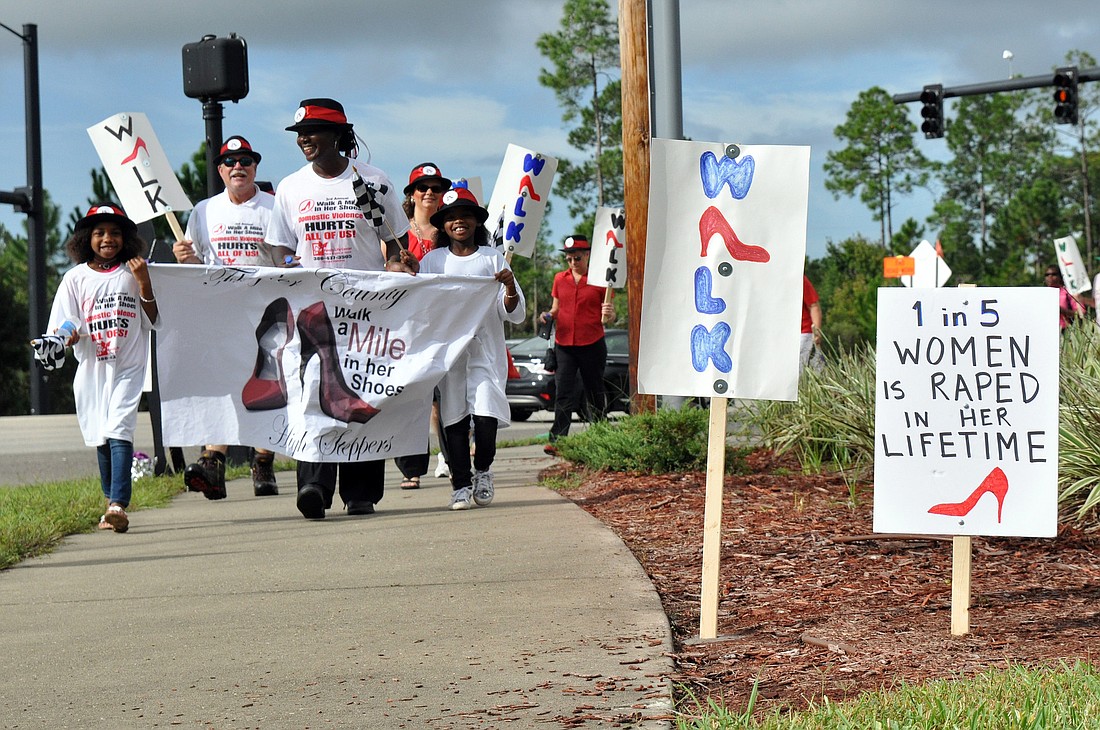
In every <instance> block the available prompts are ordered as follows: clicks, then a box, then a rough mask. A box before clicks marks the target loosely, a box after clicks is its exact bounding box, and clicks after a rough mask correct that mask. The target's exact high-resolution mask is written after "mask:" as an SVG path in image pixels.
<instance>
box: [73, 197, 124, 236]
mask: <svg viewBox="0 0 1100 730" xmlns="http://www.w3.org/2000/svg"><path fill="white" fill-rule="evenodd" d="M102 221H112V222H114V223H117V224H118V225H119V227H120V228H122V229H123V230H126V231H129V232H130V233H134V232H135V231H137V224H136V223H134V222H133V221H132V220H130V219H129V218H127V217H126V213H125V211H123V210H122V208H120V207H118V206H117V205H115V204H114V203H96V204H95V205H93V206H92V207H91V208H88V212H87V213H85V214H84V217H83V218H81V219H80V220H78V221H77V222H76V225H75V226H73V230H77V231H82V230H84V229H85V228H92V227H94V226H95V224H96V223H100V222H102Z"/></svg>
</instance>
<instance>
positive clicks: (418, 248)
mask: <svg viewBox="0 0 1100 730" xmlns="http://www.w3.org/2000/svg"><path fill="white" fill-rule="evenodd" d="M450 187H451V181H450V180H449V179H448V178H446V177H443V173H442V172H440V171H439V166H438V165H436V164H435V163H434V162H421V163H420V164H419V165H417V166H416V167H414V168H413V169H412V172H410V173H409V184H408V185H406V186H405V202H404V203H402V205H401V207H402V209H403V210H404V211H405V215H406V216H407V217H408V219H409V253H411V254H412V255H413V256H415V257H416V258H417V260H420V259H423V258H424V255H425V254H426V253H428V252H429V251H431V250H432V247H433V246H435V237H436V234H437V233H438V230H437V229H436V227H435V226H434V225H432V220H431V218H432V215H433V214H434V213H435V212H436V210H438V209H439V201H440V199H441V198H442V197H443V193H445V192H446V191H447V190H448V189H450ZM431 419H432V420H431V429H432V430H433V431H435V432H436V437H437V438H438V439H439V458H438V462H437V463H436V467H435V475H436V476H437V477H449V476H451V470H450V468H449V467H448V466H447V457H446V453H447V444H446V439H444V438H443V431H442V429H441V428H440V427H439V400H438V398H437V399H434V400H433V401H432V415H431ZM430 461H431V454H430V453H429V452H425V453H423V454H414V455H413V456H399V457H397V458H396V459H394V460H393V462H394V463H395V464H396V465H397V468H398V469H400V470H401V476H402V477H404V478H403V479H402V480H401V488H402V489H419V488H420V477H422V476H424V475H425V474H427V473H428V464H429V462H430Z"/></svg>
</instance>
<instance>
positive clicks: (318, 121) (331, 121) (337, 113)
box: [286, 99, 352, 132]
mask: <svg viewBox="0 0 1100 730" xmlns="http://www.w3.org/2000/svg"><path fill="white" fill-rule="evenodd" d="M351 127H352V125H350V124H348V117H347V115H346V114H344V106H343V105H342V104H341V103H340V102H338V101H336V100H335V99H302V101H301V103H300V104H298V111H296V112H294V124H291V125H290V126H289V127H287V128H286V131H288V132H300V131H301V130H303V129H325V128H328V129H330V130H332V131H335V132H344V131H347V130H350V129H351Z"/></svg>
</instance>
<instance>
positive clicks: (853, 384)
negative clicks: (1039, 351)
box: [740, 322, 1100, 524]
mask: <svg viewBox="0 0 1100 730" xmlns="http://www.w3.org/2000/svg"><path fill="white" fill-rule="evenodd" d="M1098 355H1100V328H1097V327H1096V326H1094V325H1093V324H1092V323H1091V322H1085V323H1079V324H1076V325H1074V326H1072V327H1070V328H1069V329H1068V330H1067V332H1066V334H1065V336H1063V337H1062V349H1061V362H1060V375H1059V390H1060V404H1059V413H1058V420H1059V457H1058V505H1059V511H1060V514H1061V518H1062V520H1063V521H1064V522H1076V523H1078V524H1084V523H1088V522H1093V523H1094V522H1096V521H1097V517H1098V516H1100V509H1098V508H1100V357H1098ZM874 387H875V351H874V348H873V347H870V346H866V347H863V348H860V349H857V350H855V351H853V352H850V353H841V354H839V355H836V356H834V357H833V358H831V360H830V361H828V362H827V363H826V365H825V367H824V369H823V370H822V371H821V372H820V373H817V372H813V371H807V372H806V373H805V374H804V375H803V378H802V381H801V383H800V385H799V393H798V400H797V401H796V402H794V403H782V402H778V401H758V402H755V403H753V404H751V405H749V406H747V407H745V408H743V409H742V411H741V413H740V419H741V421H742V423H743V424H744V425H745V426H746V428H747V429H748V430H750V431H751V432H752V433H753V435H754V438H755V439H757V440H758V442H759V443H761V444H762V445H764V446H767V447H769V448H773V449H775V450H776V451H777V452H780V453H783V452H788V451H791V452H793V453H794V454H795V455H796V456H797V457H798V458H799V460H800V461H801V463H802V467H803V469H804V470H807V471H819V470H821V469H823V468H830V467H836V468H839V469H841V470H843V471H845V472H846V473H847V475H848V476H847V477H846V478H853V477H854V478H858V479H861V480H865V481H869V480H870V477H871V467H872V465H873V464H874V456H875V391H874Z"/></svg>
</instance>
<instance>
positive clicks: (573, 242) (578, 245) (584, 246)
mask: <svg viewBox="0 0 1100 730" xmlns="http://www.w3.org/2000/svg"><path fill="white" fill-rule="evenodd" d="M561 250H562V251H563V252H564V253H569V252H570V251H591V250H592V244H591V243H589V242H588V236H582V235H581V234H579V233H574V234H573V235H572V236H570V237H569V238H567V239H565V243H563V244H562V247H561Z"/></svg>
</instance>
